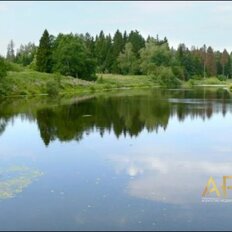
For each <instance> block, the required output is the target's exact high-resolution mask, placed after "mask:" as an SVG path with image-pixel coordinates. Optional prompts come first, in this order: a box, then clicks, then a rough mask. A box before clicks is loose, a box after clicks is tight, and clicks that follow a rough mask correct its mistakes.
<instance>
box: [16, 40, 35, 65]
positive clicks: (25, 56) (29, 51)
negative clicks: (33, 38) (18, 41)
mask: <svg viewBox="0 0 232 232" xmlns="http://www.w3.org/2000/svg"><path fill="white" fill-rule="evenodd" d="M35 54H36V46H35V44H34V43H28V44H26V45H21V46H20V48H19V49H18V50H17V53H16V57H15V62H16V63H18V64H22V65H23V66H27V65H29V64H30V63H31V62H32V61H33V59H34V57H35Z"/></svg>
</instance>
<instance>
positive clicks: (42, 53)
mask: <svg viewBox="0 0 232 232" xmlns="http://www.w3.org/2000/svg"><path fill="white" fill-rule="evenodd" d="M51 55H52V49H51V37H50V36H49V33H48V31H47V30H45V31H44V33H43V35H42V37H41V39H40V42H39V47H38V50H37V56H36V67H37V70H38V71H40V72H48V73H49V72H51V70H52V59H51Z"/></svg>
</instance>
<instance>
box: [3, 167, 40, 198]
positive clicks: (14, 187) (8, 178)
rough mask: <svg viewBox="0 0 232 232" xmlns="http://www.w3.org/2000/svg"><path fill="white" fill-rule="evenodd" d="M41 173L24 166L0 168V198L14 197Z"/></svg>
mask: <svg viewBox="0 0 232 232" xmlns="http://www.w3.org/2000/svg"><path fill="white" fill-rule="evenodd" d="M42 175H43V172H41V171H39V170H36V169H33V168H30V167H26V166H12V167H9V168H4V169H3V168H2V169H0V200H4V199H8V198H13V197H15V196H16V194H18V193H21V192H22V191H23V190H24V189H25V188H26V187H28V186H29V185H30V184H32V183H33V182H34V181H36V180H37V179H38V178H39V177H40V176H42Z"/></svg>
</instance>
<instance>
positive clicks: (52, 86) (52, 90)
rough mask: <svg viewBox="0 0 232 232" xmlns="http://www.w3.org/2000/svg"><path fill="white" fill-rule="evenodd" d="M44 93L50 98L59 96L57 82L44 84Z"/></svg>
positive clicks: (52, 81)
mask: <svg viewBox="0 0 232 232" xmlns="http://www.w3.org/2000/svg"><path fill="white" fill-rule="evenodd" d="M46 92H47V94H48V95H50V96H56V95H58V94H59V85H58V83H57V81H54V80H50V81H48V82H47V84H46Z"/></svg>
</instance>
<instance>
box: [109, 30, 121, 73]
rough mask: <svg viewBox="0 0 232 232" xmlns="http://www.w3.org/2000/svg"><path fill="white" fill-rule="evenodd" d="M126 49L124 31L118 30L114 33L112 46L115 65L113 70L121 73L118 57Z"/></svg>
mask: <svg viewBox="0 0 232 232" xmlns="http://www.w3.org/2000/svg"><path fill="white" fill-rule="evenodd" d="M123 49H124V40H123V36H122V33H121V32H120V31H119V30H117V31H116V32H115V34H114V38H113V47H112V53H113V59H114V62H113V65H112V72H114V73H119V71H120V70H119V67H118V61H117V58H118V56H119V53H120V52H122V51H123Z"/></svg>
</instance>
